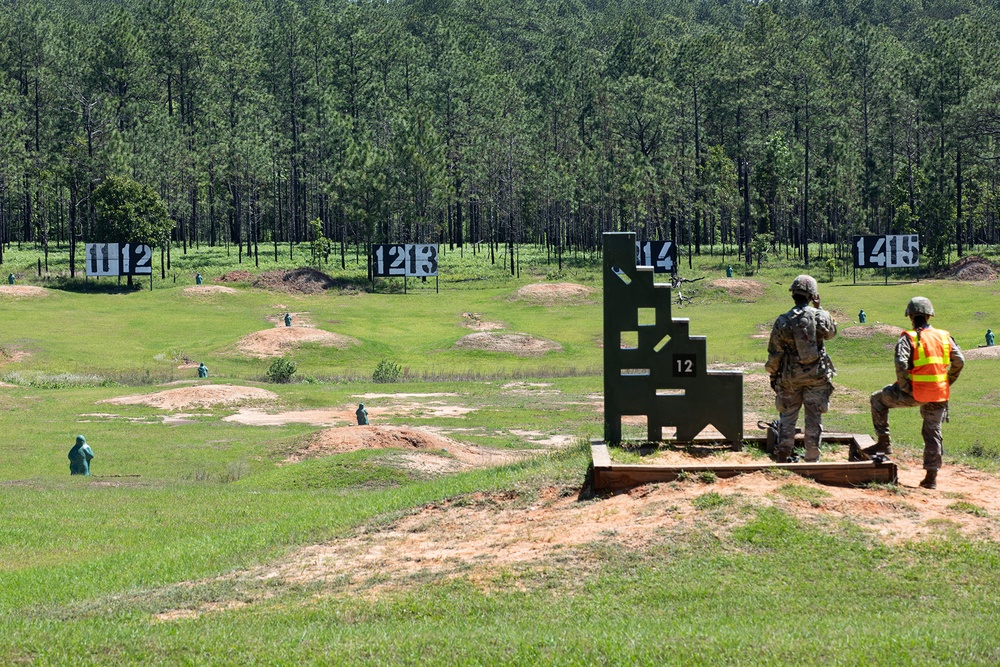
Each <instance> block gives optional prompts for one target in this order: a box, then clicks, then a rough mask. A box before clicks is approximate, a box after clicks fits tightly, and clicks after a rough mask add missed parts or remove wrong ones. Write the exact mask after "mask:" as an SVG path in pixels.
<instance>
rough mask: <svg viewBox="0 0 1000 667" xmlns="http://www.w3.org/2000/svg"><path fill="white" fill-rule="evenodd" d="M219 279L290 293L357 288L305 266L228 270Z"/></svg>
mask: <svg viewBox="0 0 1000 667" xmlns="http://www.w3.org/2000/svg"><path fill="white" fill-rule="evenodd" d="M219 280H220V281H222V282H227V283H232V282H236V283H250V285H251V287H258V288H260V289H268V290H278V291H282V292H288V293H290V294H319V293H321V292H324V291H326V290H329V289H345V290H346V289H355V290H356V289H357V288H356V286H355V285H353V284H352V283H348V282H346V281H343V280H334V279H333V278H331V277H330V276H328V275H326V274H325V273H323V272H322V271H317V270H316V269H313V268H310V267H307V266H302V267H299V268H297V269H288V270H284V271H265V272H264V273H261V274H259V275H257V276H254V275H253V274H252V273H250V272H249V271H243V270H237V271H230V272H229V273H227V274H225V275H223V276H221V277H220V278H219Z"/></svg>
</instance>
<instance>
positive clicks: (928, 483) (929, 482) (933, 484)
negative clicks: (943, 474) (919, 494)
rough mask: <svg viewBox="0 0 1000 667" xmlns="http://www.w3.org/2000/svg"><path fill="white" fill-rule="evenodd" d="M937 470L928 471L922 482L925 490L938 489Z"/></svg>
mask: <svg viewBox="0 0 1000 667" xmlns="http://www.w3.org/2000/svg"><path fill="white" fill-rule="evenodd" d="M937 472H938V471H937V470H928V471H927V474H926V475H924V478H923V479H922V480H920V486H922V487H923V488H925V489H936V488H937Z"/></svg>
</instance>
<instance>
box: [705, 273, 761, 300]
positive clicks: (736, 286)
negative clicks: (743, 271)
mask: <svg viewBox="0 0 1000 667" xmlns="http://www.w3.org/2000/svg"><path fill="white" fill-rule="evenodd" d="M711 285H712V287H718V288H720V289H721V290H722V291H724V292H725V293H726V294H728V295H729V296H731V297H735V298H737V299H740V300H741V301H756V300H757V299H759V298H761V297H762V296H764V289H765V287H764V284H763V283H759V282H757V281H756V280H750V279H748V278H718V279H716V280H713V281H712V283H711Z"/></svg>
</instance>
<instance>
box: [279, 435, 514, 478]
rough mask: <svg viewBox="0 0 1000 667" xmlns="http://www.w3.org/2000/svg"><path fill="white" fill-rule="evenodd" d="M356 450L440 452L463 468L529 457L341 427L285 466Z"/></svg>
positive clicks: (318, 438) (446, 440) (427, 437)
mask: <svg viewBox="0 0 1000 667" xmlns="http://www.w3.org/2000/svg"><path fill="white" fill-rule="evenodd" d="M359 449H403V450H408V451H414V450H416V451H423V452H440V453H441V454H444V455H447V456H450V457H453V458H454V459H455V460H456V461H458V463H459V464H461V465H462V466H463V467H465V468H486V467H492V466H498V465H506V464H508V463H513V462H515V461H518V460H520V459H522V458H524V457H525V456H526V455H527V454H528V453H527V452H517V451H510V450H503V451H501V450H496V449H490V448H488V447H476V446H473V445H466V444H464V443H460V442H457V441H455V440H452V439H451V438H448V437H445V436H443V435H440V434H437V433H432V432H430V431H425V430H423V429H418V428H411V427H409V426H343V427H338V428H329V429H326V430H323V431H320V432H319V433H317V434H315V435H314V436H313V437H312V438H311V439H310V440H309V442H308V443H307V444H306V445H305V446H304V447H302V448H301V449H299V450H298V451H296V452H294V453H293V454H291V455H289V456H288V457H287V458H286V459H285V461H284V462H285V463H297V462H298V461H303V460H305V459H313V458H318V457H321V456H327V455H329V454H336V453H342V452H353V451H356V450H359Z"/></svg>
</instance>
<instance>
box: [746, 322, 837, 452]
mask: <svg viewBox="0 0 1000 667" xmlns="http://www.w3.org/2000/svg"><path fill="white" fill-rule="evenodd" d="M836 335H837V323H836V322H834V321H833V318H832V317H831V316H830V313H828V312H827V311H825V310H823V309H822V308H813V307H812V306H808V305H805V304H802V305H799V304H796V305H795V307H794V308H792V309H791V310H790V311H788V312H787V313H785V314H784V315H780V316H778V319H777V320H775V322H774V327H773V328H772V329H771V340H770V342H768V345H767V364H766V365H765V367H764V368H765V369H766V370H767V372H768V373H769V374H770V375H771V378H772V387H773V388H774V391H775V392H776V396H775V400H774V405H775V407H776V408H777V409H778V412H779V413H780V415H781V418H780V420H779V422H780V424H779V428H778V444H777V454H778V455H779V456H780V455H788V454H791V453H792V450H793V449H794V446H795V423H796V422H797V421H798V419H799V409H800V408H801V407H802V406H805V409H806V428H805V445H806V460H807V461H817V460H819V441H820V437H821V434H822V431H823V427H822V423H821V422H822V416H821V415H822V414H823V413H824V412H826V411H827V410H828V409H829V407H830V394H832V393H833V384H831V382H830V378H832V377H833V376H834V375H835V374H836V371H835V370H834V368H833V362H832V361H830V357H829V356H828V355H827V353H826V350H825V349H824V346H823V341H827V340H830V339H831V338H833V337H834V336H836Z"/></svg>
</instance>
